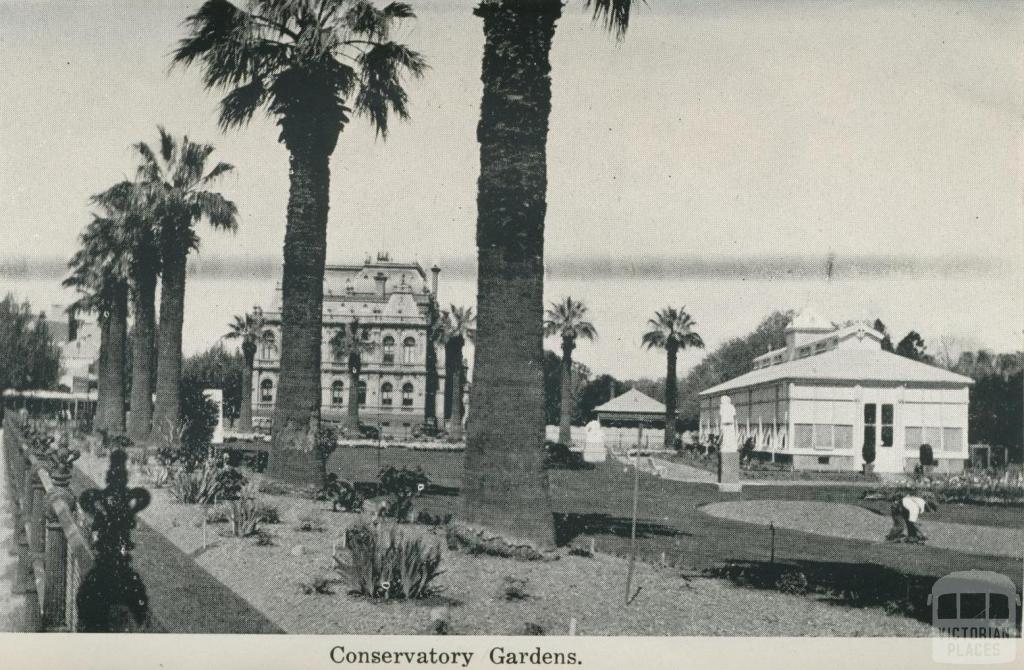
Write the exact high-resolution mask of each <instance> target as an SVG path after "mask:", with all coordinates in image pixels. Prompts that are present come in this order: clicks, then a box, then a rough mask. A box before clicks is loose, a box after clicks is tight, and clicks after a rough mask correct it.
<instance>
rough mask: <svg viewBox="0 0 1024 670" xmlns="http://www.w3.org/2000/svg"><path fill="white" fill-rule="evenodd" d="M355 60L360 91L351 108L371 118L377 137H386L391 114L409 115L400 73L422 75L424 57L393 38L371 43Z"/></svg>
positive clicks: (401, 117) (404, 116)
mask: <svg viewBox="0 0 1024 670" xmlns="http://www.w3.org/2000/svg"><path fill="white" fill-rule="evenodd" d="M358 61H359V66H360V67H359V78H360V81H359V93H358V94H357V95H356V100H355V104H354V106H353V108H354V109H355V111H356V113H357V114H361V115H363V116H366V117H367V118H368V119H369V120H370V123H371V125H373V127H374V129H375V131H376V133H377V134H378V135H380V137H382V138H387V134H388V118H389V116H390V115H391V114H396V115H398V117H399V118H400V119H408V118H409V110H408V106H407V104H408V100H409V96H408V94H407V93H406V92H405V88H404V87H403V86H402V77H403V75H410V76H412V77H414V78H420V77H422V76H423V74H424V72H426V70H427V64H426V61H425V60H424V59H423V56H421V55H420V54H419V53H418V52H416V51H413V50H412V49H410V48H409V47H407V46H405V45H402V44H398V43H396V42H384V43H381V44H377V45H374V46H373V47H371V48H370V49H368V50H367V51H365V52H363V53H362V54H361V55H360V56H359V58H358Z"/></svg>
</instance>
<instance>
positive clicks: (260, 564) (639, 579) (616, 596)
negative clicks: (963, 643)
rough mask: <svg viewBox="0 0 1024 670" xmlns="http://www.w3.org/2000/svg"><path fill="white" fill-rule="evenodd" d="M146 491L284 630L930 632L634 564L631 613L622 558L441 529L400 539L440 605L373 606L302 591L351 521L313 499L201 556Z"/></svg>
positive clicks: (89, 462)
mask: <svg viewBox="0 0 1024 670" xmlns="http://www.w3.org/2000/svg"><path fill="white" fill-rule="evenodd" d="M80 464H81V465H82V467H83V469H87V470H93V471H96V472H99V471H102V463H97V462H95V461H94V459H93V458H92V457H91V456H88V455H87V456H83V458H82V461H80ZM153 494H154V497H153V502H152V504H151V505H150V506H149V507H148V508H147V509H146V510H145V511H143V513H142V518H143V519H144V520H145V521H146V523H147V524H149V525H150V526H151V527H152V528H154V529H156V530H159V531H160V532H161V533H163V534H164V535H165V536H166V537H167V538H168V539H170V540H171V541H172V542H174V543H175V544H176V545H177V546H178V547H179V548H181V549H182V550H183V551H186V552H188V553H190V554H192V555H193V556H194V557H195V560H196V562H197V563H198V564H199V565H200V566H202V567H203V568H205V569H206V570H207V571H209V572H210V574H212V575H213V576H214V577H216V578H217V579H218V580H220V581H221V582H223V583H224V584H225V585H227V586H228V587H230V588H231V589H232V590H233V591H235V592H236V593H237V594H239V595H240V596H242V597H243V598H245V599H246V600H247V601H248V602H249V603H251V604H252V605H253V606H254V607H256V608H257V609H259V610H260V611H261V612H263V613H264V614H265V615H266V616H267V617H268V618H269V619H271V620H272V621H274V622H275V623H276V624H277V625H279V626H280V627H281V628H283V629H284V630H285V631H287V632H289V633H303V634H338V633H346V634H392V635H394V634H426V633H429V632H431V629H432V622H431V614H432V611H433V612H435V613H436V612H437V610H438V608H441V609H443V610H446V611H447V612H448V617H449V621H450V624H451V632H452V633H454V634H490V635H519V634H522V633H523V632H524V627H525V626H526V624H527V623H533V624H537V625H539V626H541V627H542V628H543V629H544V630H545V632H546V633H547V634H548V635H565V634H567V633H568V630H569V623H570V620H571V619H572V618H575V619H576V625H577V628H576V630H577V633H578V634H581V635H738V636H751V635H753V636H759V635H772V636H810V635H814V636H855V635H867V636H903V637H923V636H927V635H928V634H929V630H930V629H929V627H928V626H927V625H926V624H923V623H921V622H919V621H915V620H912V619H908V618H905V617H901V616H890V615H886V614H885V613H884V612H883V611H882V610H880V609H849V608H844V607H837V606H834V605H830V604H827V603H824V602H818V601H816V600H814V599H812V598H806V597H800V596H792V595H785V594H779V593H774V592H768V591H758V590H753V589H745V588H741V587H738V586H735V585H733V584H731V583H729V582H726V581H724V580H716V579H702V578H701V579H693V580H690V581H687V580H686V579H684V578H683V577H682V576H680V575H679V573H678V572H677V571H674V570H671V569H668V568H664V569H662V568H658V567H656V566H652V565H649V564H644V563H638V564H637V572H636V576H635V579H634V585H635V586H634V588H636V587H638V586H639V587H642V589H641V591H640V593H639V595H638V596H637V598H636V599H635V600H634V602H633V603H632V604H631V605H628V606H627V605H625V604H624V602H623V600H624V597H623V596H624V588H625V575H626V568H627V564H626V562H625V561H624V560H622V559H618V558H615V557H613V556H609V555H607V554H600V553H599V554H597V555H596V556H595V557H594V558H584V557H578V556H568V555H565V556H563V557H562V558H561V559H560V560H557V561H552V562H545V563H522V562H517V561H511V560H506V559H499V558H491V557H470V556H466V555H464V554H460V553H455V552H449V551H448V550H447V549H446V548H444V541H443V540H444V538H443V531H439V530H438V531H432V530H430V529H427V528H424V527H422V526H406V527H404V528H403V530H404V531H405V532H409V533H417V534H426V535H427V536H428V538H429V537H430V534H431V533H435V534H436V540H437V541H438V542H440V543H441V544H442V548H443V549H442V550H443V555H444V559H443V564H442V568H443V569H444V570H445V574H443V575H442V576H441V577H439V579H438V582H437V584H438V586H439V587H440V588H441V589H442V590H441V592H440V593H439V595H438V596H437V597H435V598H433V599H431V600H428V601H425V602H416V603H403V602H388V603H377V602H372V601H368V600H366V599H363V598H359V597H354V596H351V595H349V594H348V593H347V590H348V586H347V585H346V584H344V583H338V584H335V585H334V593H332V594H325V595H319V594H315V593H314V594H309V593H305V592H304V591H303V589H302V584H303V583H309V582H310V581H311V580H312V578H313V577H314V576H317V575H331V564H332V561H331V553H332V550H333V547H334V543H335V541H336V538H338V537H340V536H342V535H343V534H344V529H345V528H346V527H348V526H349V525H351V524H352V523H355V522H356V521H357V520H358V519H359V516H358V515H354V514H344V513H332V512H330V511H329V507H328V508H327V509H325V507H324V504H323V503H317V502H314V501H311V500H304V499H298V498H291V497H278V496H265V500H266V501H267V502H270V503H273V504H276V505H277V506H278V508H279V511H280V513H281V517H282V523H281V524H276V525H268V526H266V529H267V530H268V531H269V532H270V533H271V534H272V535H273V536H274V544H273V545H272V546H256V545H255V543H254V542H253V540H251V539H238V538H235V537H228V536H223V535H222V533H223V532H225V531H226V528H225V526H224V525H223V524H217V525H210V526H208V527H207V546H206V548H205V550H204V549H203V531H202V525H201V523H200V519H201V518H202V517H201V514H202V510H201V509H200V507H199V506H197V505H179V504H176V503H174V502H173V501H172V500H171V499H170V496H169V495H168V493H167V491H166V490H159V489H158V490H155V491H153ZM310 514H313V515H317V516H319V517H320V519H321V520H322V522H323V524H324V526H325V530H324V531H323V532H301V531H299V530H298V529H297V525H298V520H299V518H300V517H304V516H307V515H310ZM298 545H302V549H297V548H296V547H297V546H298ZM505 577H515V578H519V579H524V580H526V581H525V584H526V585H525V591H526V593H527V594H528V597H526V598H525V599H521V600H507V599H506V598H505V595H504V586H503V584H504V579H505Z"/></svg>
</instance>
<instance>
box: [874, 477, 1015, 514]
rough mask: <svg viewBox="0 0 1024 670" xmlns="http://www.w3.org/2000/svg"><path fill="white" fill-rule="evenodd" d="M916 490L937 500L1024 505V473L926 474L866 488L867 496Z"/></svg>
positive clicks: (876, 497) (899, 494)
mask: <svg viewBox="0 0 1024 670" xmlns="http://www.w3.org/2000/svg"><path fill="white" fill-rule="evenodd" d="M909 494H916V495H920V496H922V497H924V498H925V499H926V500H927V499H933V500H934V501H936V502H943V503H967V504H975V505H1012V506H1019V505H1024V474H1022V473H1021V472H1012V471H1009V470H1005V471H1002V472H997V471H993V472H980V473H979V472H970V473H962V474H957V475H940V476H929V477H922V478H919V479H916V480H913V481H899V482H887V483H885V484H883V485H881V486H879V487H877V488H874V489H871V490H870V491H866V492H865V493H864V495H863V497H864V499H865V500H893V499H894V498H897V497H902V496H905V495H909Z"/></svg>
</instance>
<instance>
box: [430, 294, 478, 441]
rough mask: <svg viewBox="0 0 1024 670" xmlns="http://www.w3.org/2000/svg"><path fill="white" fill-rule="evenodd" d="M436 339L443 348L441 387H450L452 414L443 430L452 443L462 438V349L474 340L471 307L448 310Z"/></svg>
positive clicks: (463, 377)
mask: <svg viewBox="0 0 1024 670" xmlns="http://www.w3.org/2000/svg"><path fill="white" fill-rule="evenodd" d="M437 337H438V339H439V340H440V342H441V343H442V344H444V365H445V383H446V384H449V385H451V388H452V391H451V398H452V401H451V402H452V411H451V416H450V417H449V418H448V425H447V426H446V427H445V428H446V430H447V431H448V436H449V438H450V439H452V440H461V439H462V437H463V429H462V417H463V416H464V414H465V408H464V407H463V401H462V397H463V394H464V393H465V391H464V388H465V383H466V363H465V360H464V359H463V355H462V353H463V348H464V347H465V346H466V342H472V341H473V339H474V338H475V337H476V315H474V314H473V308H472V307H456V306H455V305H452V306H451V310H450V311H445V312H443V313H442V314H441V320H440V324H439V326H438V329H437Z"/></svg>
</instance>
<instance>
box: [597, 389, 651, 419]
mask: <svg viewBox="0 0 1024 670" xmlns="http://www.w3.org/2000/svg"><path fill="white" fill-rule="evenodd" d="M594 411H595V412H618V413H621V414H662V415H664V414H665V406H664V405H662V404H661V403H660V402H658V401H657V400H655V399H654V398H652V397H650V396H647V395H644V394H643V393H641V392H640V391H637V390H636V389H629V390H628V391H626V392H625V393H623V394H622V395H620V396H619V397H617V398H612V399H611V400H609V401H608V402H606V403H605V404H603V405H601V406H600V407H597V408H595V409H594Z"/></svg>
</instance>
